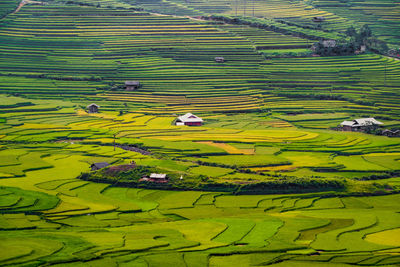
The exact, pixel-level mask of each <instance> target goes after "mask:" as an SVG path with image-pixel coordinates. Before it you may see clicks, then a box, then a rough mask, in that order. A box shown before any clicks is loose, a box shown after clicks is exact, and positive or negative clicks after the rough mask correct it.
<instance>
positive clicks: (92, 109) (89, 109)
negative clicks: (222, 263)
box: [86, 103, 100, 113]
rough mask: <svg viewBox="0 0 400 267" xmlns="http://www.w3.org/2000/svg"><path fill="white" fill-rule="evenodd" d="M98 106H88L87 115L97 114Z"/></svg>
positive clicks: (93, 104)
mask: <svg viewBox="0 0 400 267" xmlns="http://www.w3.org/2000/svg"><path fill="white" fill-rule="evenodd" d="M99 107H100V106H99V105H96V104H95V103H92V104H90V105H89V106H87V107H86V108H87V110H88V113H97V112H99Z"/></svg>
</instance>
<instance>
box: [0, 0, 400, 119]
mask: <svg viewBox="0 0 400 267" xmlns="http://www.w3.org/2000/svg"><path fill="white" fill-rule="evenodd" d="M99 14H101V20H100V19H99ZM77 15H79V18H80V20H79V21H77V20H76V16H77ZM49 21H51V22H52V23H51V24H49V23H48V22H49ZM1 33H2V37H1V40H2V42H1V45H0V50H1V51H3V52H4V54H2V57H1V60H0V70H1V73H2V75H1V76H0V92H2V93H17V94H24V95H29V96H30V97H35V98H49V97H51V98H53V99H57V98H66V97H67V98H70V99H74V100H77V101H81V100H84V99H85V98H86V99H88V100H87V101H91V100H90V99H97V101H102V100H103V101H106V105H107V106H110V103H113V104H111V106H113V105H114V106H118V105H119V106H120V107H121V106H122V105H128V106H129V107H130V108H134V109H138V110H140V111H141V112H144V113H153V114H161V113H163V114H173V113H176V112H181V113H184V112H229V111H233V110H234V111H254V110H259V109H271V110H273V111H275V110H276V111H279V112H293V110H301V112H309V111H312V110H313V109H314V110H315V107H318V108H322V109H323V110H324V111H327V112H329V111H333V110H336V108H337V106H339V107H341V108H342V109H344V110H345V111H346V112H347V111H348V112H352V113H364V114H366V113H368V115H370V116H376V115H377V114H379V115H382V113H385V114H386V115H387V116H390V117H393V116H394V117H395V118H396V116H398V105H397V103H396V101H395V99H396V97H397V96H398V90H397V89H396V88H397V86H399V82H398V81H399V79H398V76H399V66H400V65H399V64H400V63H399V62H398V61H395V60H393V59H390V58H386V57H383V56H378V55H375V54H365V55H359V56H352V57H329V58H310V57H306V58H288V59H287V58H272V59H267V60H266V59H265V57H271V56H272V57H274V55H275V56H280V55H292V54H296V53H300V54H303V53H304V49H308V48H307V47H309V46H310V44H311V42H312V40H306V39H301V38H299V37H294V36H289V35H282V34H278V33H274V32H269V31H262V30H256V29H251V28H248V27H239V26H228V25H222V26H214V25H209V24H206V22H204V21H199V20H191V19H189V18H183V17H172V16H155V15H151V14H148V13H145V12H134V11H127V10H126V9H113V10H111V9H107V8H94V7H76V6H58V5H55V4H53V5H52V4H48V5H45V6H40V5H26V6H24V7H23V8H22V9H21V10H20V11H19V12H18V13H16V14H13V15H9V16H7V18H6V19H4V22H3V26H2V27H1ZM27 40H29V46H28V45H27ZM285 48H286V49H285ZM282 49H283V50H282ZM288 49H290V50H288ZM298 49H300V50H298ZM292 50H293V51H292ZM261 53H264V55H263V54H261ZM306 54H307V53H306ZM216 56H223V57H224V58H225V60H226V62H225V63H222V64H221V63H216V62H214V57H216ZM78 63H79V64H78ZM77 73H78V74H77ZM125 80H139V81H141V83H142V87H141V88H139V90H138V91H135V92H126V91H124V90H123V89H122V87H123V83H124V81H125ZM366 91H368V92H370V93H369V94H368V95H364V94H363V92H366ZM77 95H79V97H77ZM388 95H390V97H388ZM310 96H311V99H310ZM320 96H322V97H328V98H329V97H330V98H334V99H335V98H338V99H340V101H342V102H340V101H325V102H324V104H323V105H322V107H321V103H320V101H315V100H314V99H316V98H318V97H320ZM94 97H95V98H94ZM293 97H296V98H295V99H293ZM299 97H300V98H301V97H302V99H301V100H302V101H298V98H299ZM100 99H102V100H100ZM277 100H279V101H278V102H277ZM293 101H295V102H296V104H293V103H292V102H293ZM372 102H373V103H374V105H375V107H374V108H373V109H372V110H371V108H370V107H366V105H368V106H370V103H372ZM232 107H234V109H233V108H232ZM122 108H123V106H122Z"/></svg>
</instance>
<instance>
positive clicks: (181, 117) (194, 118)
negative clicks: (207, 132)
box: [178, 113, 203, 122]
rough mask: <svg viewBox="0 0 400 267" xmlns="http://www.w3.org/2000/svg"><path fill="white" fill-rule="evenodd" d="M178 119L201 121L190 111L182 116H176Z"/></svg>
mask: <svg viewBox="0 0 400 267" xmlns="http://www.w3.org/2000/svg"><path fill="white" fill-rule="evenodd" d="M178 121H181V122H203V120H202V119H201V118H199V117H197V116H196V115H193V114H192V113H186V114H185V115H183V116H179V117H178Z"/></svg>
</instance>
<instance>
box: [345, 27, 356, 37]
mask: <svg viewBox="0 0 400 267" xmlns="http://www.w3.org/2000/svg"><path fill="white" fill-rule="evenodd" d="M346 34H347V35H348V36H350V37H356V36H357V31H356V29H355V28H354V27H353V26H350V27H348V28H347V30H346Z"/></svg>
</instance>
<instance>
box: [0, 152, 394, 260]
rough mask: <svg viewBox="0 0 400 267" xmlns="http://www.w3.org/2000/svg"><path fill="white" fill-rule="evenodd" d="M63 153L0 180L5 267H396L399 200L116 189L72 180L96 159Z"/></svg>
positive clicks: (0, 226)
mask: <svg viewBox="0 0 400 267" xmlns="http://www.w3.org/2000/svg"><path fill="white" fill-rule="evenodd" d="M65 153H66V152H64V155H53V156H48V157H45V158H44V160H45V161H46V162H48V163H49V164H52V165H53V167H52V168H51V169H47V170H46V169H43V170H37V171H28V172H27V173H26V177H25V178H15V179H14V178H9V179H2V180H1V185H2V186H1V187H0V194H1V196H2V197H1V201H0V204H1V206H2V212H1V215H0V229H1V230H2V231H1V238H2V242H1V246H2V248H3V249H2V251H3V253H0V262H1V264H2V265H3V266H23V265H25V264H30V265H41V264H44V263H51V264H54V265H65V264H71V265H76V264H79V265H83V266H86V265H87V266H89V265H99V264H100V265H108V266H109V265H123V266H124V265H126V266H132V265H136V264H140V265H143V264H145V265H148V266H160V265H163V266H166V265H170V264H177V265H189V266H206V265H210V266H228V265H232V264H240V266H250V265H257V264H270V265H272V266H275V265H276V266H297V265H299V266H304V265H307V266H314V265H315V266H319V265H323V264H324V265H325V266H331V265H332V266H336V265H337V264H338V263H340V264H342V265H343V266H346V264H351V265H357V266H365V264H367V263H368V265H376V266H381V265H385V264H389V263H390V264H394V265H395V264H398V263H399V262H398V259H399V257H398V242H397V239H396V238H393V236H394V235H397V232H398V228H397V227H399V224H398V222H399V218H398V210H399V207H398V204H397V203H399V196H398V195H390V196H377V197H357V198H356V197H341V198H339V197H328V198H326V194H324V195H321V194H308V195H270V196H245V195H244V196H233V195H230V194H226V193H225V194H220V193H212V192H194V191H186V192H174V191H159V190H146V189H134V188H118V187H111V186H108V185H105V184H95V183H91V182H84V181H80V180H76V179H71V177H72V176H73V175H76V174H78V173H79V171H81V170H84V169H85V168H87V167H88V164H87V163H84V161H85V160H89V159H90V157H89V156H78V155H73V154H70V155H68V154H65ZM71 164H73V165H74V166H75V168H74V169H71V168H68V166H69V165H71ZM55 175H56V176H57V179H54V176H55ZM15 186H18V188H16V187H15ZM5 251H7V253H4V252H5ZM296 264H297V265H296Z"/></svg>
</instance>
